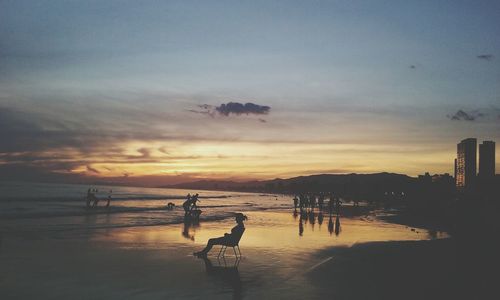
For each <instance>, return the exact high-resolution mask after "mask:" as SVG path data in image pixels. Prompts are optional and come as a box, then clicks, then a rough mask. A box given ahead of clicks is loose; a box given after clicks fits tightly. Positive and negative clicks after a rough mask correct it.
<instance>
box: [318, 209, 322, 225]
mask: <svg viewBox="0 0 500 300" xmlns="http://www.w3.org/2000/svg"><path fill="white" fill-rule="evenodd" d="M318 224H319V225H320V226H321V224H323V213H322V212H321V211H320V212H319V214H318Z"/></svg>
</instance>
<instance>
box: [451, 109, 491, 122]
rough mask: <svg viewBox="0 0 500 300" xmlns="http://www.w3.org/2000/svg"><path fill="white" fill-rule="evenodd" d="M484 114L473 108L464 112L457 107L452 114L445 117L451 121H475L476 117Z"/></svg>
mask: <svg viewBox="0 0 500 300" xmlns="http://www.w3.org/2000/svg"><path fill="white" fill-rule="evenodd" d="M484 116H485V114H483V113H481V112H479V111H478V110H473V111H470V112H465V111H463V110H461V109H459V110H458V111H457V112H456V113H455V114H453V115H447V117H448V118H449V119H450V120H453V121H471V122H472V121H476V120H477V119H478V118H482V117H484Z"/></svg>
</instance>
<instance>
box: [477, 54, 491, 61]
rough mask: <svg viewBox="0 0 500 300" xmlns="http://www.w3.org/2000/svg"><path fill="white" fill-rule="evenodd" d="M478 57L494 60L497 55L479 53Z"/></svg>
mask: <svg viewBox="0 0 500 300" xmlns="http://www.w3.org/2000/svg"><path fill="white" fill-rule="evenodd" d="M477 58H479V59H482V60H487V61H491V60H493V58H495V56H493V54H481V55H478V56H477Z"/></svg>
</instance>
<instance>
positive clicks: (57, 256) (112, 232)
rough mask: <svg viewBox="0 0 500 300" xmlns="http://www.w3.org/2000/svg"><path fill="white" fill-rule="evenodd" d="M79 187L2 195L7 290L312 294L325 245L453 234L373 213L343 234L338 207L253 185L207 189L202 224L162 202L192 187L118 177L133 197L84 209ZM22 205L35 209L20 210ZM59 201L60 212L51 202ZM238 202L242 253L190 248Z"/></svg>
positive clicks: (218, 228)
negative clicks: (254, 189) (311, 278)
mask: <svg viewBox="0 0 500 300" xmlns="http://www.w3.org/2000/svg"><path fill="white" fill-rule="evenodd" d="M51 187H53V186H52V185H40V186H38V187H37V188H38V189H41V190H47V189H49V190H50V188H51ZM82 188H83V187H82V186H69V187H68V186H65V187H64V189H65V192H62V193H61V194H60V195H59V197H56V196H55V195H53V196H54V197H55V198H54V200H50V199H47V197H45V196H46V195H49V196H50V191H45V192H44V193H45V194H44V195H45V196H44V197H42V198H40V199H38V198H36V196H33V195H31V196H30V193H28V192H25V195H21V196H19V195H18V199H17V200H16V199H15V197H11V198H10V199H8V200H5V199H2V201H0V202H2V206H3V207H10V210H9V209H7V212H5V211H3V212H2V214H3V215H4V216H7V217H6V218H2V221H1V222H0V225H1V227H0V241H1V243H0V266H2V272H1V274H0V298H2V299H26V298H35V297H36V298H38V299H40V298H42V299H115V298H117V299H118V298H127V299H172V298H193V299H196V298H200V297H202V296H203V297H204V298H222V299H224V298H236V299H238V298H249V299H254V298H265V299H267V298H294V299H295V298H311V297H314V295H316V294H318V291H316V290H314V287H312V286H311V285H310V284H308V283H307V282H308V281H307V280H306V278H305V276H306V275H307V274H308V273H309V272H311V271H312V270H314V269H315V268H316V267H317V266H319V265H321V264H322V263H323V262H325V261H328V260H330V259H336V258H335V257H329V256H324V255H326V254H324V252H322V251H320V250H322V249H325V248H329V247H349V246H351V245H353V244H355V243H364V242H371V241H398V240H422V239H432V238H436V237H438V238H439V237H446V235H445V234H444V233H438V234H436V233H432V234H431V233H429V232H427V231H426V230H422V229H414V230H413V231H412V230H411V228H408V227H405V226H401V225H396V224H390V223H386V222H383V221H380V220H378V219H377V218H376V216H373V215H369V216H363V217H356V218H343V217H341V218H340V220H339V221H340V228H339V230H338V234H336V230H335V229H336V226H335V221H336V219H335V217H333V218H332V223H333V225H334V226H333V227H334V228H331V227H330V226H329V216H328V215H325V214H324V215H323V216H322V219H321V217H320V215H319V214H318V212H317V211H316V213H315V214H313V215H309V216H307V218H303V219H302V220H301V217H300V215H299V214H296V215H295V214H294V213H293V209H292V208H291V200H290V199H289V198H288V197H280V196H273V195H259V194H248V193H226V192H201V193H200V194H201V196H206V197H209V198H202V203H201V204H202V205H203V206H205V207H203V208H202V209H203V210H204V212H203V214H202V216H201V218H200V222H199V224H192V223H184V222H183V217H182V212H181V211H180V209H179V207H178V208H177V209H176V210H174V211H166V210H164V209H160V208H159V207H163V206H164V205H165V201H173V202H177V203H180V202H181V201H182V200H181V199H175V196H176V195H178V194H179V195H183V194H185V193H186V194H187V192H191V193H192V192H193V191H183V190H163V189H140V188H137V189H136V188H119V187H113V188H114V189H115V190H114V193H116V194H120V195H121V198H126V197H125V196H124V195H125V194H127V197H128V198H126V199H123V200H116V201H113V202H112V204H113V206H114V210H113V211H105V210H104V211H98V210H95V211H91V212H87V211H86V210H85V209H83V208H82V207H81V206H82V204H84V203H83V202H80V201H76V200H75V199H77V197H76V196H77V194H78V193H80V191H81V190H82ZM35 190H36V189H35ZM68 191H69V192H68ZM83 191H85V190H84V189H83ZM115 191H116V192H115ZM32 192H33V191H32ZM77 192H78V193H77ZM4 195H5V194H4ZM70 195H75V196H74V197H73V198H72V197H70ZM28 196H29V197H28ZM155 197H157V198H155ZM160 197H163V198H161V199H160ZM210 197H211V198H210ZM117 198H118V197H117ZM152 198H154V199H152ZM41 199H43V200H41ZM72 199H73V200H72ZM6 203H8V204H6ZM29 203H35V204H34V207H30V205H32V204H29ZM19 205H21V206H23V207H26V208H27V210H28V212H26V210H17V211H18V212H16V209H13V208H15V207H16V206H19ZM54 206H56V207H59V209H60V212H59V213H58V214H54V213H52V212H51V209H52V207H54ZM137 207H140V208H141V210H137V209H132V210H131V209H130V208H137ZM121 208H123V210H122V211H120V210H119V209H121ZM19 211H21V212H19ZM33 211H36V213H33ZM77 211H83V213H80V214H78V213H75V212H77ZM234 211H243V212H244V213H245V214H246V215H247V216H248V218H249V219H248V221H246V222H245V223H246V231H245V233H244V236H243V238H242V240H241V242H240V246H241V251H242V253H243V258H242V259H241V260H236V259H235V258H234V255H233V253H232V249H228V252H227V254H228V255H227V257H226V259H217V257H216V255H217V251H218V247H217V246H216V247H214V250H213V251H212V252H211V256H209V259H208V260H203V259H197V258H195V257H193V256H192V252H193V251H197V250H200V249H201V248H202V247H203V246H204V245H205V243H206V241H207V240H208V239H209V238H211V237H217V236H221V235H223V233H225V232H229V231H230V229H231V227H232V226H234V220H233V219H232V217H231V216H232V212H234ZM16 214H17V215H16ZM300 223H302V226H300Z"/></svg>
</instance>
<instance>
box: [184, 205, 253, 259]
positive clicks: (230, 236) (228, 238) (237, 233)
mask: <svg viewBox="0 0 500 300" xmlns="http://www.w3.org/2000/svg"><path fill="white" fill-rule="evenodd" d="M247 219H248V218H247V216H245V215H244V214H242V213H237V214H236V217H235V221H236V223H237V224H236V226H234V227H233V228H232V229H231V233H224V236H221V237H218V238H212V239H209V240H208V242H207V245H206V246H205V248H204V249H203V250H201V251H198V252H194V253H193V254H194V255H195V256H198V257H204V256H206V255H207V254H208V252H209V251H210V250H211V249H212V247H213V246H215V245H224V244H226V243H229V242H232V241H234V239H236V238H240V237H241V235H242V234H243V231H245V224H243V221H245V220H247Z"/></svg>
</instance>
